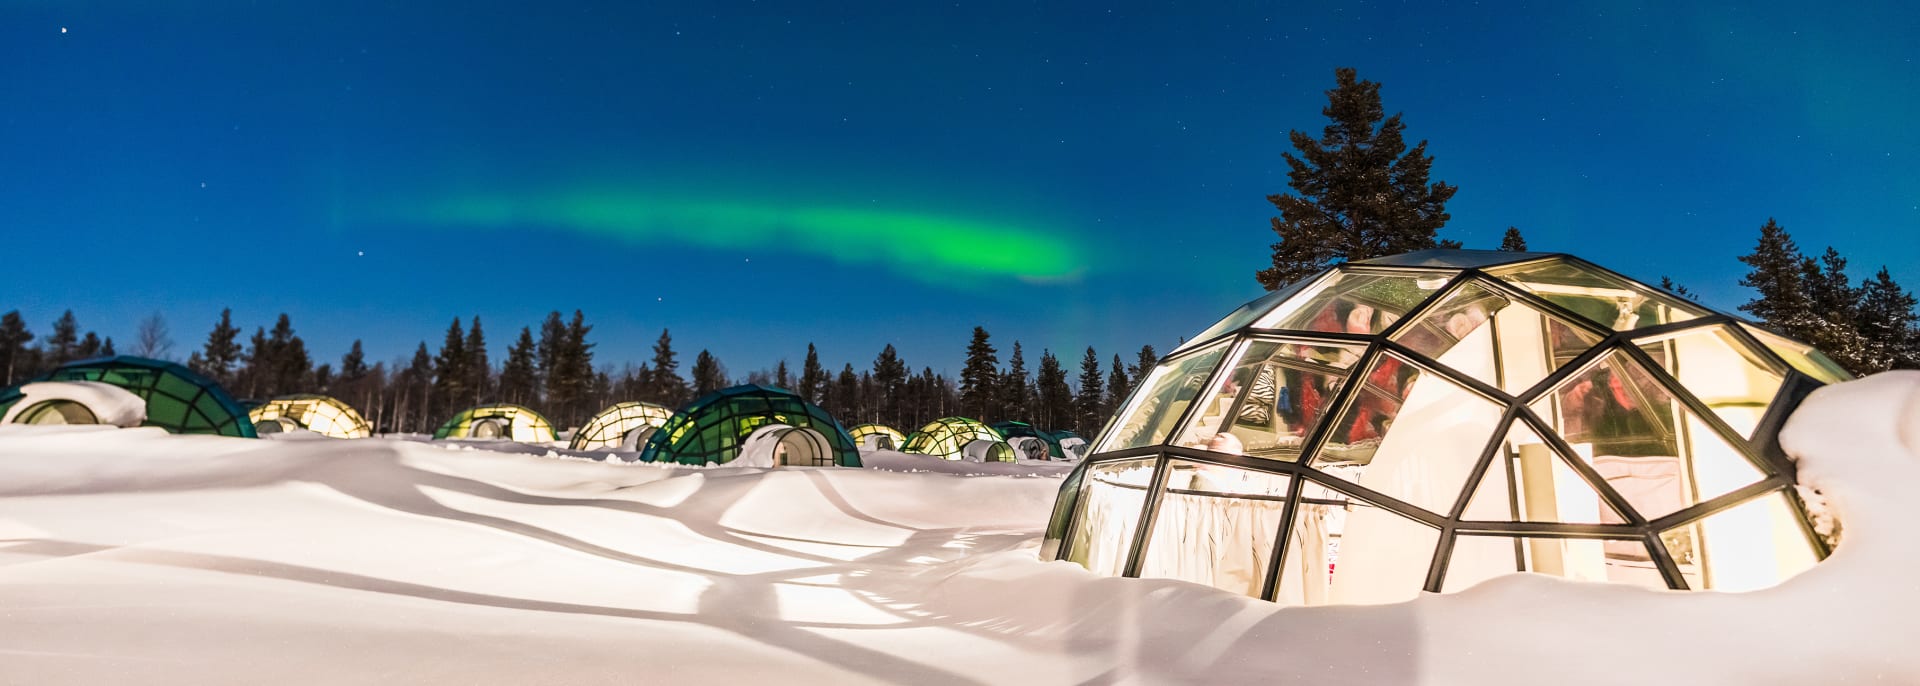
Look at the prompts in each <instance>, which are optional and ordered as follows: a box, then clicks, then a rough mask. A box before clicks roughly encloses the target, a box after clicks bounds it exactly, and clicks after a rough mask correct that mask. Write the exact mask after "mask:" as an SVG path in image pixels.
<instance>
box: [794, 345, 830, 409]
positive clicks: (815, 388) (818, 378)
mask: <svg viewBox="0 0 1920 686" xmlns="http://www.w3.org/2000/svg"><path fill="white" fill-rule="evenodd" d="M794 390H795V391H797V392H798V393H799V394H800V397H801V398H805V399H806V401H807V402H810V403H813V404H815V405H822V406H824V403H825V402H826V400H827V398H826V396H827V368H826V367H822V366H820V351H819V350H816V349H815V348H814V347H813V344H812V343H808V344H807V359H806V361H805V362H803V363H801V365H800V387H799V388H796V389H794Z"/></svg>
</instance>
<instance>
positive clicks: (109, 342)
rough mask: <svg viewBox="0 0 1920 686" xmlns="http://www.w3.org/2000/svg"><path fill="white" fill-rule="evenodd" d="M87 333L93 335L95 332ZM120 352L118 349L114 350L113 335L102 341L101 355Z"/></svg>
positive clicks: (108, 355)
mask: <svg viewBox="0 0 1920 686" xmlns="http://www.w3.org/2000/svg"><path fill="white" fill-rule="evenodd" d="M87 335H89V336H91V335H93V334H92V333H88V334H87ZM118 354H120V353H119V352H118V351H116V350H114V349H113V337H112V336H108V337H107V338H106V340H104V341H101V342H100V356H101V357H113V356H114V355H118Z"/></svg>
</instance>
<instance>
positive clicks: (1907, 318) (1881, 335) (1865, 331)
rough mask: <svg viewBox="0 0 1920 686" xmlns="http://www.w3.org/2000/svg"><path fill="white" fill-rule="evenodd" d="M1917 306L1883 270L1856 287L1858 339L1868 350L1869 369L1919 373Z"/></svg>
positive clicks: (1918, 319) (1919, 346)
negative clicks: (1857, 294)
mask: <svg viewBox="0 0 1920 686" xmlns="http://www.w3.org/2000/svg"><path fill="white" fill-rule="evenodd" d="M1915 305H1920V301H1916V300H1915V299H1914V297H1913V294H1912V293H1908V292H1907V291H1906V289H1903V288H1901V287H1900V284H1898V283H1895V282H1894V280H1893V275H1892V274H1891V273H1888V271H1887V268H1886V267H1881V268H1880V271H1879V272H1878V273H1875V274H1874V275H1873V278H1871V279H1868V280H1867V281H1866V282H1865V283H1863V284H1861V286H1860V310H1859V314H1860V336H1861V338H1863V339H1865V342H1866V345H1867V348H1868V356H1867V357H1868V360H1869V362H1870V363H1869V365H1868V366H1869V368H1870V369H1872V370H1873V371H1876V372H1877V371H1884V370H1887V369H1920V329H1916V328H1915V327H1916V326H1920V317H1916V315H1915V314H1914V307H1915Z"/></svg>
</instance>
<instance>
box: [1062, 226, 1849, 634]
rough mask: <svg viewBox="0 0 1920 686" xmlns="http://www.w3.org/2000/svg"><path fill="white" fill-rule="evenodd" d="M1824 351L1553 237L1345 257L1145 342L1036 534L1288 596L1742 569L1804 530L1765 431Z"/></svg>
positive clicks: (1109, 564) (1622, 579) (1732, 585)
mask: <svg viewBox="0 0 1920 686" xmlns="http://www.w3.org/2000/svg"><path fill="white" fill-rule="evenodd" d="M1845 378H1847V377H1846V373H1845V372H1843V371H1841V370H1840V369H1839V367H1837V366H1836V365H1834V364H1833V363H1832V362H1831V361H1830V360H1828V359H1826V358H1825V357H1824V356H1822V355H1821V354H1820V353H1819V352H1817V351H1814V350H1812V349H1811V348H1809V347H1808V346H1805V345H1803V344H1799V343H1795V342H1793V341H1790V340H1787V339H1785V338H1783V337H1780V336H1778V335H1775V334H1772V333H1769V332H1766V331H1764V330H1762V329H1759V328H1757V327H1755V326H1753V325H1752V324H1749V323H1747V322H1744V321H1741V320H1740V319H1738V318H1735V317H1732V316H1729V315H1726V314H1723V313H1718V312H1715V311H1712V310H1709V309H1708V308H1705V307H1703V306H1701V305H1699V304H1697V303H1694V302H1691V301H1688V300H1685V299H1682V298H1678V297H1675V296H1673V295H1672V294H1669V293H1667V292H1664V291H1661V290H1658V289H1655V288H1651V287H1648V286H1646V285H1643V284H1640V283H1637V282H1634V281H1633V280H1631V279H1627V278H1626V277H1623V276H1620V275H1618V274H1615V273H1613V272H1610V271H1607V270H1605V269H1602V268H1600V267H1598V266H1595V265H1593V264H1591V263H1588V262H1585V261H1582V260H1580V259H1578V258H1574V257H1571V256H1567V255H1558V254H1540V253H1512V252H1491V251H1469V250H1431V251H1423V252H1417V253H1409V254H1405V255H1398V256H1394V257H1388V258H1382V259H1376V260H1367V261H1361V262H1354V263H1349V264H1345V265H1341V266H1339V267H1335V268H1333V269H1330V270H1328V271H1326V272H1324V273H1322V274H1320V275H1318V276H1316V277H1314V278H1311V279H1307V280H1304V281H1302V282H1300V283H1296V284H1293V285H1291V286H1288V287H1286V288H1283V289H1281V290H1278V291H1275V292H1273V293H1270V294H1267V295H1266V296H1264V297H1262V298H1260V299H1258V300H1255V301H1253V302H1251V303H1248V304H1247V305H1245V306H1243V307H1241V308H1240V309H1238V310H1236V311H1235V312H1233V313H1232V314H1231V315H1229V316H1228V317H1227V318H1225V319H1223V320H1221V321H1220V322H1219V323H1218V324H1215V325H1214V326H1213V327H1211V328H1209V329H1207V330H1206V331H1205V332H1203V333H1201V334H1200V335H1199V336H1196V337H1194V338H1193V339H1191V340H1190V341H1189V342H1187V343H1185V344H1183V345H1181V346H1180V347H1179V348H1178V349H1177V350H1175V351H1174V352H1173V353H1172V354H1170V355H1168V356H1167V357H1166V358H1165V359H1163V360H1161V362H1160V364H1159V365H1158V366H1157V367H1155V368H1154V370H1153V371H1152V373H1151V374H1149V375H1148V378H1147V379H1146V380H1145V381H1144V382H1143V383H1141V384H1140V385H1139V388H1137V389H1136V390H1135V391H1134V393H1133V395H1132V396H1131V397H1130V398H1129V399H1128V400H1127V401H1126V403H1125V404H1124V405H1123V406H1122V407H1121V409H1120V410H1119V412H1118V413H1117V414H1116V415H1115V417H1114V418H1113V419H1112V420H1110V421H1109V423H1108V425H1107V427H1106V429H1105V430H1104V431H1102V432H1101V434H1100V436H1099V437H1098V439H1097V440H1096V441H1095V442H1094V448H1093V451H1092V453H1093V454H1092V455H1091V456H1090V457H1089V458H1088V459H1087V461H1086V462H1084V463H1082V464H1081V466H1080V467H1079V468H1077V469H1076V470H1075V471H1074V472H1073V474H1071V475H1070V476H1069V477H1068V479H1067V481H1066V483H1065V484H1064V485H1063V486H1062V488H1061V491H1060V497H1059V500H1058V502H1057V504H1056V505H1055V508H1054V514H1053V519H1052V522H1051V523H1050V525H1049V527H1048V532H1047V533H1048V535H1047V539H1046V542H1045V545H1044V546H1043V549H1042V550H1043V552H1042V554H1043V555H1044V556H1046V557H1049V558H1055V557H1057V558H1059V559H1066V560H1071V561H1074V562H1078V563H1080V564H1082V565H1085V566H1086V567H1087V568H1088V569H1090V570H1093V571H1095V572H1097V573H1102V574H1110V575H1120V576H1138V577H1157V578H1172V579H1182V580H1186V581H1192V582H1195V583H1201V584H1207V585H1211V586H1215V587H1218V588H1222V589H1226V590H1230V591H1233V592H1236V593H1243V594H1246V595H1249V596H1254V597H1260V598H1266V599H1269V600H1273V601H1276V602H1280V603H1283V604H1287V605H1319V604H1328V603H1361V604H1365V603H1386V602H1396V601H1401V600H1407V599H1411V598H1413V597H1414V596H1416V595H1417V594H1418V593H1420V592H1422V591H1427V592H1436V593H1437V592H1450V591H1457V590H1460V589H1463V588H1466V587H1468V586H1471V585H1473V584H1475V583H1478V582H1480V581H1484V580H1486V579H1488V578H1491V577H1493V576H1496V575H1500V574H1507V573H1513V572H1518V571H1531V572H1538V573H1545V574H1551V575H1556V576H1561V577H1566V578H1571V579H1580V580H1591V581H1605V582H1615V583H1624V584H1634V585H1640V586H1644V587H1650V588H1662V589H1669V588H1670V589H1717V590H1731V591H1738V590H1749V589H1756V588H1763V587H1766V586H1770V585H1773V584H1775V583H1778V582H1779V581H1781V580H1784V579H1785V578H1787V577H1789V576H1792V575H1793V574H1796V573H1798V572H1800V571H1802V570H1804V569H1806V568H1808V567H1810V566H1812V565H1813V564H1814V562H1815V561H1817V560H1819V559H1821V558H1822V557H1824V556H1825V555H1826V553H1827V552H1828V551H1827V545H1826V543H1825V542H1824V541H1823V540H1822V539H1821V537H1820V536H1818V535H1816V534H1815V532H1814V531H1813V529H1812V527H1811V526H1810V524H1809V522H1808V518H1807V516H1806V511H1805V507H1804V504H1803V503H1801V502H1800V499H1799V497H1798V496H1797V494H1796V492H1795V491H1794V489H1793V483H1794V472H1793V464H1792V463H1791V462H1790V461H1789V460H1788V459H1787V458H1786V456H1785V455H1784V454H1782V452H1781V451H1780V448H1779V446H1778V444H1777V442H1776V440H1775V436H1776V433H1777V431H1778V429H1779V427H1780V425H1781V423H1782V422H1784V421H1785V419H1786V416H1787V414H1788V413H1790V412H1791V411H1792V410H1793V408H1794V407H1795V406H1796V405H1797V404H1798V402H1799V400H1800V399H1801V398H1803V397H1805V395H1806V394H1807V393H1808V392H1810V391H1811V390H1812V389H1814V388H1816V387H1818V386H1819V385H1821V384H1823V383H1831V382H1835V381H1840V380H1844V379H1845Z"/></svg>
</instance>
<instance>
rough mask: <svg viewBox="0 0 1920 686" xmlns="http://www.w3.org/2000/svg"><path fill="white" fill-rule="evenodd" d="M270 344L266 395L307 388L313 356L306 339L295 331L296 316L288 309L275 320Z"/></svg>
mask: <svg viewBox="0 0 1920 686" xmlns="http://www.w3.org/2000/svg"><path fill="white" fill-rule="evenodd" d="M267 346H268V348H267V349H268V351H269V354H268V357H267V360H268V365H269V366H268V370H267V379H266V384H267V389H266V395H267V397H272V396H276V395H284V394H287V393H298V392H301V391H303V390H305V388H304V387H305V386H306V384H307V380H308V378H309V377H310V376H311V375H312V374H313V358H312V357H311V356H309V355H308V354H307V343H306V341H303V340H300V337H299V336H296V335H294V333H293V319H292V318H290V317H288V316H287V315H286V314H285V313H281V315H280V318H279V319H277V320H275V321H274V323H273V330H272V331H270V332H268V333H267Z"/></svg>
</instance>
